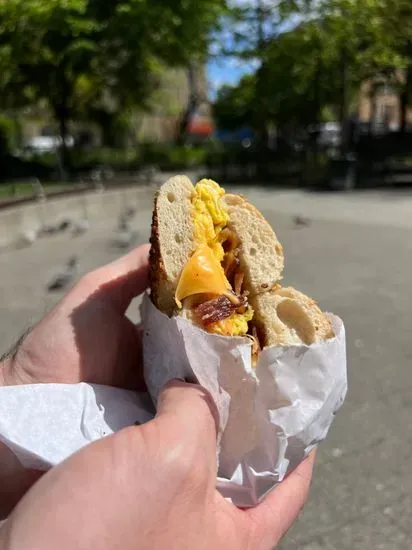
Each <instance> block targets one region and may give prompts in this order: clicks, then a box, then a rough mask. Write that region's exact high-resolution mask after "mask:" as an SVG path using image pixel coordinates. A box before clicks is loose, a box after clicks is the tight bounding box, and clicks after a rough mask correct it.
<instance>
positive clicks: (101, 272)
mask: <svg viewBox="0 0 412 550" xmlns="http://www.w3.org/2000/svg"><path fill="white" fill-rule="evenodd" d="M149 250H150V246H149V245H148V244H145V245H142V246H139V247H138V248H136V249H135V250H133V251H132V252H130V253H129V254H127V255H126V256H123V257H122V258H119V259H118V260H116V261H114V262H112V263H111V264H108V265H106V266H104V267H101V268H99V269H97V270H96V271H93V272H92V273H89V275H88V276H87V277H86V278H85V279H84V280H82V281H81V282H80V285H79V286H80V288H79V289H78V292H79V294H80V295H81V297H82V299H85V298H87V297H96V298H97V299H102V300H106V301H110V302H111V303H112V304H113V306H114V307H115V308H116V309H117V310H118V311H119V312H122V313H124V312H125V311H126V310H127V308H128V307H129V305H130V302H131V301H132V300H133V298H135V297H136V296H138V295H139V294H141V293H142V292H144V290H145V289H146V288H147V287H148V284H149V281H148V274H149Z"/></svg>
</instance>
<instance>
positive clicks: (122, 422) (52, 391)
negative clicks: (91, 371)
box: [0, 384, 154, 470]
mask: <svg viewBox="0 0 412 550" xmlns="http://www.w3.org/2000/svg"><path fill="white" fill-rule="evenodd" d="M153 413H154V411H153V404H152V402H151V400H150V398H149V396H148V395H147V394H137V393H135V392H131V391H126V390H121V389H117V388H109V387H106V386H99V385H89V384H33V385H27V386H8V387H4V388H0V441H2V442H3V443H4V444H5V445H6V446H7V447H9V448H10V449H11V450H12V451H13V452H14V454H15V455H16V456H17V458H18V459H19V460H20V462H21V463H22V464H23V466H24V467H25V468H33V469H35V470H48V469H49V468H50V467H51V466H55V465H56V464H58V463H59V462H62V461H63V460H64V459H65V458H67V457H69V456H70V455H71V454H73V453H74V452H76V451H77V450H79V449H81V448H82V447H84V446H85V445H87V444H88V443H91V442H92V441H95V440H96V439H100V438H102V437H104V436H105V435H109V434H111V433H113V432H115V431H117V430H120V429H121V428H124V427H126V426H131V425H132V424H135V423H136V422H138V423H139V424H143V423H144V422H147V421H148V420H150V418H152V417H153Z"/></svg>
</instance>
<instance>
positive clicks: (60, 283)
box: [47, 256, 77, 292]
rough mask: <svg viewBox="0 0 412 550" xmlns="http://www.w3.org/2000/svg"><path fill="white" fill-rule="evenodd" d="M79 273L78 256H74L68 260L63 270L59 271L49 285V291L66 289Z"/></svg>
mask: <svg viewBox="0 0 412 550" xmlns="http://www.w3.org/2000/svg"><path fill="white" fill-rule="evenodd" d="M76 273H77V258H76V256H72V257H70V258H69V260H68V261H67V263H66V265H65V267H64V268H63V270H62V271H61V272H60V273H58V274H57V275H56V276H55V277H54V279H52V280H51V281H50V283H49V284H48V286H47V290H48V291H49V292H53V291H59V290H64V289H65V288H66V287H67V286H68V285H69V284H70V283H71V282H72V280H73V278H74V276H75V275H76Z"/></svg>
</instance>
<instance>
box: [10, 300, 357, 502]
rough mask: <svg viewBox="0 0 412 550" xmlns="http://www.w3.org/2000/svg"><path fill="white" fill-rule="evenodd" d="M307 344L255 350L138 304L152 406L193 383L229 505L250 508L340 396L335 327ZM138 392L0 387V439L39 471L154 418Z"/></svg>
mask: <svg viewBox="0 0 412 550" xmlns="http://www.w3.org/2000/svg"><path fill="white" fill-rule="evenodd" d="M331 320H332V323H333V327H334V330H335V333H336V337H335V338H334V339H332V340H329V341H327V342H325V343H323V344H317V345H313V346H310V347H308V346H289V347H273V348H269V349H265V350H263V352H262V353H261V355H260V359H259V362H258V364H257V366H256V369H253V368H252V365H251V343H250V340H249V339H247V338H226V337H223V336H216V335H212V334H208V333H206V332H204V331H203V330H201V329H200V328H198V327H196V326H194V325H192V324H191V323H190V322H189V321H187V320H185V319H183V318H180V317H177V318H172V319H169V318H168V317H167V316H165V315H164V314H162V313H161V312H160V311H158V310H157V309H156V308H155V307H154V305H153V304H152V302H151V300H150V298H149V297H148V296H145V297H144V300H143V303H142V321H143V326H144V337H143V348H144V362H145V376H146V380H147V385H148V389H149V392H150V395H151V397H152V398H153V401H154V402H156V399H157V397H158V395H159V392H160V391H161V389H162V388H163V387H164V385H165V384H166V383H167V382H168V381H169V380H171V379H173V378H180V379H183V380H189V381H197V382H199V383H200V384H201V385H202V386H203V387H205V388H206V389H207V390H208V391H209V392H210V394H211V396H212V397H213V400H214V402H215V404H216V407H217V410H218V412H219V441H218V449H219V457H218V458H219V473H218V474H219V477H218V479H217V487H218V489H219V490H220V491H221V493H222V494H223V495H224V496H225V497H226V498H228V499H230V500H232V502H233V503H235V504H236V505H238V506H242V507H247V506H252V505H254V504H256V503H257V502H259V501H260V500H261V499H262V498H263V497H264V495H265V494H266V493H267V492H268V491H270V490H271V489H272V488H273V487H274V486H275V485H276V484H277V483H279V482H280V481H281V480H282V479H283V478H284V476H285V474H286V473H287V472H289V471H290V470H291V469H293V468H294V467H296V466H297V465H298V464H299V463H300V462H301V461H302V460H303V459H304V457H305V456H306V455H307V454H308V452H309V451H310V450H311V449H312V448H313V447H314V446H315V445H317V444H318V443H319V442H320V441H322V440H323V439H324V438H325V437H326V435H327V433H328V430H329V428H330V426H331V424H332V421H333V418H334V415H335V413H336V411H337V410H338V409H339V407H340V406H341V404H342V402H343V400H344V397H345V394H346V390H347V380H346V352H345V330H344V326H343V323H342V321H341V320H340V319H339V318H337V317H335V316H333V315H331ZM153 401H152V399H151V398H150V397H149V395H148V394H136V393H134V392H130V391H126V390H121V389H116V388H108V387H105V386H98V385H89V384H84V383H82V384H74V385H68V384H37V385H27V386H13V387H3V388H0V441H1V442H3V443H4V444H5V445H7V446H8V447H9V448H10V449H11V450H12V451H13V452H14V453H15V455H16V456H17V457H18V458H19V460H20V461H21V462H22V464H23V465H24V466H25V467H27V468H34V469H40V470H47V469H48V468H50V467H52V466H54V465H56V464H58V463H59V462H61V461H62V460H64V459H65V458H67V457H68V456H70V455H71V454H73V453H74V452H76V451H77V450H78V449H80V448H82V447H84V446H85V445H87V444H88V443H91V442H92V441H95V440H96V439H99V438H101V437H104V436H106V435H109V434H111V433H113V432H115V431H117V430H119V429H121V428H123V427H125V426H129V425H133V424H136V423H139V424H142V423H144V422H147V421H148V420H150V419H151V418H152V417H153V415H154V407H153Z"/></svg>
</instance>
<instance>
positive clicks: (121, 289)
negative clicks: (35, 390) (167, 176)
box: [0, 245, 149, 389]
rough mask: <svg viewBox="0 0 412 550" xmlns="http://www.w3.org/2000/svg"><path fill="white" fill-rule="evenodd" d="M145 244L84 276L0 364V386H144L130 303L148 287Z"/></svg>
mask: <svg viewBox="0 0 412 550" xmlns="http://www.w3.org/2000/svg"><path fill="white" fill-rule="evenodd" d="M148 252H149V247H148V246H147V245H144V246H141V247H139V248H137V249H136V250H134V251H133V252H131V253H130V254H128V255H127V256H124V257H123V258H120V259H119V260H117V261H115V262H113V263H111V264H109V265H107V266H105V267H102V268H100V269H97V270H96V271H93V272H91V273H89V274H87V275H86V276H84V277H83V278H82V279H81V280H80V282H79V283H78V284H77V285H76V286H75V287H74V288H73V289H72V290H71V291H70V292H69V293H68V294H67V295H66V296H65V297H64V298H63V300H62V301H61V302H59V303H58V304H57V306H56V307H55V308H54V309H53V310H52V311H51V312H50V313H49V314H48V315H47V316H46V317H45V318H44V319H43V320H42V321H40V323H39V324H38V325H36V326H35V327H34V328H33V330H32V331H31V332H30V333H29V334H28V335H27V336H26V337H25V338H24V340H23V342H22V343H21V344H20V346H19V347H18V349H17V351H16V353H15V354H14V355H13V356H12V357H10V358H9V359H7V360H6V361H5V362H4V363H3V364H0V385H16V384H35V383H39V382H40V383H49V382H55V383H66V384H71V383H78V382H91V383H95V384H105V385H110V386H118V387H123V388H130V389H136V388H138V387H139V385H140V386H141V384H142V376H141V374H142V373H141V361H140V338H139V337H138V329H136V327H135V325H134V324H133V323H132V322H131V321H130V320H129V319H127V317H126V316H125V312H126V310H127V308H128V307H129V305H130V302H131V301H132V299H133V298H135V297H136V296H137V295H138V294H141V293H142V292H143V291H144V290H145V288H146V287H147V282H148Z"/></svg>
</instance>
